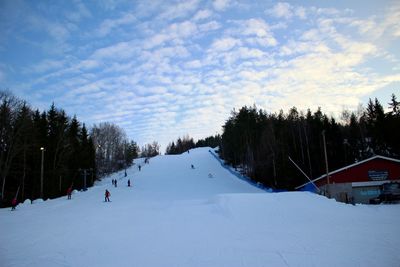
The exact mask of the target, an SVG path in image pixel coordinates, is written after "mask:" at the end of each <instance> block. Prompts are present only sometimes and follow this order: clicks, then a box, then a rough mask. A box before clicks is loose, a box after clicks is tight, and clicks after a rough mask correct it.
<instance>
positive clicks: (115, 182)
mask: <svg viewBox="0 0 400 267" xmlns="http://www.w3.org/2000/svg"><path fill="white" fill-rule="evenodd" d="M114 185H115V187H117V179H115V180H114Z"/></svg>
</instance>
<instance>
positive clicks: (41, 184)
mask: <svg viewBox="0 0 400 267" xmlns="http://www.w3.org/2000/svg"><path fill="white" fill-rule="evenodd" d="M139 152H140V151H139V148H138V146H137V144H136V142H134V141H132V140H129V139H128V138H127V136H126V134H125V132H124V130H123V129H121V128H119V127H118V126H116V125H114V124H112V123H100V124H99V125H94V126H93V127H92V129H91V131H90V133H89V131H88V129H87V127H86V126H85V124H84V123H81V122H79V121H78V119H77V118H76V116H72V117H70V116H68V115H67V114H66V113H65V111H64V110H63V109H60V108H57V107H56V106H55V105H54V103H53V104H52V105H51V107H50V108H49V109H48V110H46V111H42V112H40V111H39V110H38V109H36V110H34V109H32V108H31V107H30V106H29V104H28V103H27V102H26V101H24V100H21V99H19V98H17V97H15V96H14V95H13V94H11V93H10V92H8V91H0V186H1V191H0V206H7V205H9V204H10V201H11V199H12V198H14V197H15V196H17V198H18V201H19V202H21V201H24V200H25V199H32V200H33V199H37V198H43V199H47V198H55V197H59V196H62V195H65V192H66V190H67V188H68V187H70V186H71V185H72V186H73V188H74V189H77V190H81V189H83V188H84V187H85V186H86V187H89V186H91V185H93V183H94V181H95V180H96V179H99V178H100V177H102V176H103V175H106V174H109V173H111V172H114V171H118V170H121V169H123V168H126V167H128V166H129V165H131V164H132V162H133V159H134V158H136V157H137V156H138V153H139ZM84 176H86V179H84ZM42 177H43V178H42ZM85 181H86V184H85V183H84V182H85Z"/></svg>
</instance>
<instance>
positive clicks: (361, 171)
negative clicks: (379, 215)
mask: <svg viewBox="0 0 400 267" xmlns="http://www.w3.org/2000/svg"><path fill="white" fill-rule="evenodd" d="M399 179H400V163H399V162H393V161H389V160H385V159H374V160H371V161H368V162H365V163H363V164H360V165H357V166H354V167H351V168H348V169H345V170H342V171H340V172H337V173H334V174H331V175H330V185H329V191H330V197H332V198H334V199H336V200H337V201H340V202H347V203H364V204H368V203H369V200H370V199H371V198H375V197H377V196H379V194H380V188H379V185H380V184H382V183H385V182H391V181H396V180H397V181H398V180H399ZM352 183H353V184H352ZM316 184H317V186H318V187H319V188H320V189H321V190H322V191H323V192H327V185H326V179H322V180H320V181H317V182H316Z"/></svg>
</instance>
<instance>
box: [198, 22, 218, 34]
mask: <svg viewBox="0 0 400 267" xmlns="http://www.w3.org/2000/svg"><path fill="white" fill-rule="evenodd" d="M198 27H199V30H200V31H201V32H209V31H215V30H218V29H220V28H221V27H222V26H221V24H220V23H218V22H216V21H209V22H207V23H203V24H199V25H198Z"/></svg>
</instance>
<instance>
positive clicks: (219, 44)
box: [210, 37, 241, 52]
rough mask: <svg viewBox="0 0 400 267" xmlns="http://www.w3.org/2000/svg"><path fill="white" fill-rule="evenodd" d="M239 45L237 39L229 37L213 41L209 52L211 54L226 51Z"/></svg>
mask: <svg viewBox="0 0 400 267" xmlns="http://www.w3.org/2000/svg"><path fill="white" fill-rule="evenodd" d="M240 44H241V42H240V40H238V39H234V38H231V37H223V38H220V39H217V40H215V41H214V42H213V44H212V45H211V47H210V50H211V51H213V52H220V51H228V50H230V49H232V48H233V47H234V46H236V45H240Z"/></svg>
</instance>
